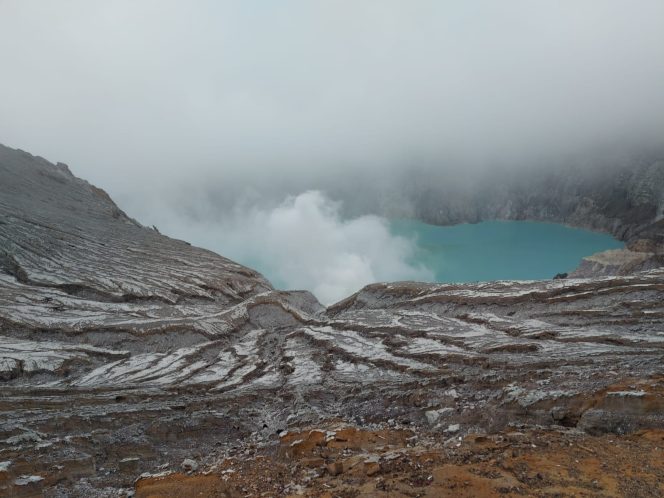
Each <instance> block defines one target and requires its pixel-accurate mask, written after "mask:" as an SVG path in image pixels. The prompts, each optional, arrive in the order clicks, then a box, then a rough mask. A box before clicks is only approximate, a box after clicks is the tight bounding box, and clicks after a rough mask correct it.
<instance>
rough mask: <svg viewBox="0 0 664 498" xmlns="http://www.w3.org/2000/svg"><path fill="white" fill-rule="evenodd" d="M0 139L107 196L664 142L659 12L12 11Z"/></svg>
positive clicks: (617, 8)
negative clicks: (269, 175) (245, 177)
mask: <svg viewBox="0 0 664 498" xmlns="http://www.w3.org/2000/svg"><path fill="white" fill-rule="evenodd" d="M0 61H2V62H1V63H2V66H0V67H1V69H0V142H2V143H5V144H6V145H9V146H13V147H20V148H24V149H26V150H28V151H31V152H33V153H36V154H40V155H43V156H45V157H46V158H48V159H50V160H52V161H63V162H66V163H68V164H70V166H71V167H72V170H73V171H74V172H75V173H77V174H78V175H80V176H83V177H85V178H87V179H89V180H90V181H92V182H94V183H96V184H99V185H100V186H103V187H105V188H107V189H108V190H109V191H110V192H111V193H112V194H114V195H116V196H117V195H124V193H125V192H126V191H129V190H138V189H140V188H142V187H144V185H145V183H144V182H148V181H149V182H151V183H152V184H159V183H165V184H176V185H177V184H178V183H179V182H181V181H182V180H183V178H184V179H187V180H191V179H192V178H193V179H196V178H206V179H207V178H209V177H210V175H212V177H213V178H215V179H219V178H221V179H223V178H224V177H225V176H228V175H231V174H233V173H235V172H238V171H240V172H243V173H250V176H249V180H250V179H251V175H256V174H260V173H261V172H265V171H269V170H272V171H274V170H280V171H282V170H284V171H293V170H294V171H308V172H311V171H316V170H323V169H329V168H339V167H344V168H359V167H370V166H373V167H379V168H384V167H390V166H392V167H393V166H397V167H398V165H399V164H400V163H401V162H403V161H406V160H412V159H413V158H416V159H417V158H422V159H423V160H426V161H429V162H433V163H435V161H436V160H437V158H438V157H442V156H445V157H459V158H461V157H471V158H474V159H479V160H485V159H487V158H488V160H489V161H490V160H491V159H492V158H494V157H500V156H506V157H511V156H512V155H517V156H520V155H523V154H528V153H530V152H533V151H534V152H536V153H540V152H542V153H548V152H550V151H552V150H553V151H558V150H561V149H573V148H575V147H585V146H594V145H596V144H599V145H602V144H604V143H615V142H616V141H620V140H633V139H634V138H635V137H638V138H640V139H644V140H648V139H655V137H656V138H657V139H658V138H660V137H662V136H664V2H662V1H661V0H638V1H627V0H623V1H616V0H593V1H588V0H586V1H583V0H569V1H565V0H560V1H558V0H556V1H552V0H549V1H537V0H523V1H514V0H507V1H495V0H487V1H457V2H449V1H442V0H432V1H428V0H421V1H414V0H408V1H407V0H403V1H396V0H362V1H357V0H355V1H343V0H337V1H312V0H302V1H288V0H280V1H277V0H256V1H233V2H225V1H220V0H209V1H205V0H199V1H196V0H193V1H192V0H189V1H169V0H142V1H141V0H113V1H95V0H59V1H57V2H56V1H51V0H43V1H39V0H0Z"/></svg>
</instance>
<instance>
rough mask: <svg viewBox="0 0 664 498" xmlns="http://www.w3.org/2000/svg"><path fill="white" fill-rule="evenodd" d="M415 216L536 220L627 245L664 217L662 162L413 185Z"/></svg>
mask: <svg viewBox="0 0 664 498" xmlns="http://www.w3.org/2000/svg"><path fill="white" fill-rule="evenodd" d="M406 188H407V189H410V190H409V192H408V196H409V198H411V199H412V204H413V206H414V215H415V217H417V218H419V219H422V220H424V221H427V222H429V223H433V224H440V225H450V224H457V223H465V222H471V223H472V222H478V221H482V220H496V219H498V220H537V221H551V222H557V223H564V224H568V225H572V226H576V227H580V228H589V229H592V230H599V231H605V232H608V233H610V234H612V235H614V236H615V237H616V238H618V239H621V240H626V241H628V240H633V239H635V238H638V237H639V236H640V234H642V233H643V234H644V236H648V233H649V232H648V228H649V227H651V226H652V225H653V223H655V222H657V221H659V220H661V219H662V217H664V160H662V159H641V160H636V159H625V160H624V161H623V162H618V163H614V164H607V165H605V166H601V165H591V166H588V165H583V164H572V165H567V166H562V167H555V168H551V169H550V170H546V171H542V170H527V169H525V170H524V169H520V170H509V169H505V170H502V171H491V172H488V173H487V174H486V175H482V176H480V177H474V178H472V179H469V180H467V181H465V182H463V181H461V182H458V181H455V180H452V183H448V182H445V181H440V182H428V183H427V184H426V185H422V184H419V182H418V183H415V184H413V185H411V186H410V187H406Z"/></svg>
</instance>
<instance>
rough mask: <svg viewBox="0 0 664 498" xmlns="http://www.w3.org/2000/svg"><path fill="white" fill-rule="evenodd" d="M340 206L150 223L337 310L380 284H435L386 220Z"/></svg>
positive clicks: (285, 206)
mask: <svg viewBox="0 0 664 498" xmlns="http://www.w3.org/2000/svg"><path fill="white" fill-rule="evenodd" d="M340 209H341V204H340V203H338V202H334V201H332V200H330V199H329V198H327V197H326V196H325V195H324V194H323V193H321V192H319V191H308V192H304V193H301V194H299V195H297V196H293V197H289V198H287V199H286V200H285V201H283V202H282V203H281V204H279V205H277V206H275V207H273V208H263V207H248V206H246V205H237V206H236V207H235V208H234V209H233V210H232V211H231V212H230V213H229V214H226V215H224V216H223V217H222V218H221V219H218V220H217V221H210V220H209V219H206V220H203V221H193V220H191V219H185V218H183V217H182V216H181V215H177V214H173V213H171V214H169V215H168V216H163V215H164V213H165V211H163V210H159V211H158V212H159V213H161V216H160V215H157V216H160V219H157V218H155V216H154V213H155V211H153V212H152V213H153V214H152V216H151V215H150V214H149V213H146V215H147V219H150V222H154V223H157V224H158V226H159V228H160V230H161V231H162V232H165V233H167V234H169V235H173V236H177V237H179V238H185V239H186V240H188V241H189V242H191V243H193V244H195V245H200V246H202V247H205V248H207V249H211V250H214V251H216V252H219V253H220V254H223V255H224V256H226V257H229V258H231V259H233V260H235V261H238V262H240V263H243V264H246V265H248V266H252V267H254V268H256V269H258V270H259V271H261V272H262V273H263V274H264V275H265V276H266V277H267V278H268V279H270V280H271V281H272V283H273V284H274V285H275V286H277V287H280V288H284V289H307V290H310V291H311V292H313V293H314V294H315V295H316V297H317V298H318V299H319V300H320V301H321V302H323V303H324V304H331V303H334V302H336V301H338V300H340V299H343V298H344V297H347V296H349V295H350V294H352V293H353V292H355V291H357V290H359V289H360V288H362V287H363V286H365V285H367V284H370V283H373V282H380V281H397V280H418V281H431V280H433V278H434V275H433V272H432V271H430V270H429V269H427V268H425V267H423V266H419V265H416V264H414V263H413V262H412V259H413V256H414V252H415V250H416V247H417V246H416V243H415V241H413V240H408V239H406V238H403V237H399V236H395V235H393V234H392V233H390V230H389V226H388V223H387V221H386V220H385V219H383V218H380V217H377V216H361V217H357V218H353V219H348V220H345V219H342V217H341V215H340Z"/></svg>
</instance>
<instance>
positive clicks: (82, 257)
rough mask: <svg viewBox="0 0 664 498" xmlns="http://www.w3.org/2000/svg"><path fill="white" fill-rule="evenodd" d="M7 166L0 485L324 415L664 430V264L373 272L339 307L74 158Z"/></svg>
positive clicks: (243, 442)
mask: <svg viewBox="0 0 664 498" xmlns="http://www.w3.org/2000/svg"><path fill="white" fill-rule="evenodd" d="M0 179H1V180H2V181H0V251H1V252H0V254H2V256H1V261H2V263H1V265H0V383H1V384H0V386H1V388H2V394H3V396H2V399H1V400H0V455H1V456H0V460H2V462H1V465H0V494H2V493H5V494H10V495H11V493H14V494H21V493H24V494H25V492H26V489H27V488H28V487H29V488H30V489H29V490H28V491H30V490H31V491H34V493H35V494H37V495H38V492H40V491H39V489H40V487H41V488H44V489H47V490H48V493H49V494H51V495H54V496H86V497H90V496H108V495H109V493H114V494H115V495H117V490H118V488H122V487H125V488H126V487H129V486H131V485H132V483H133V481H134V479H135V478H136V477H137V476H138V475H139V474H141V473H142V472H145V471H155V472H157V471H163V470H164V469H171V468H173V467H177V466H179V464H180V462H182V460H183V459H184V458H194V459H196V460H198V461H199V462H200V463H206V462H207V463H212V462H214V461H215V459H223V458H225V456H228V455H230V454H237V453H238V452H241V453H242V454H245V455H248V454H251V451H253V449H255V447H256V446H258V447H270V445H272V444H273V443H275V441H276V437H277V436H276V434H277V433H279V432H281V431H282V430H284V429H289V428H290V429H292V428H297V427H301V426H302V425H306V424H316V423H319V422H321V421H326V420H336V421H339V420H341V421H346V422H350V423H354V424H356V425H360V426H366V425H373V426H376V425H381V424H388V425H391V426H394V425H395V424H397V425H398V424H403V425H406V424H407V425H408V427H409V428H411V429H413V430H415V429H417V430H421V431H424V432H426V433H428V434H430V435H431V436H432V437H434V436H436V435H437V436H436V437H443V435H444V434H447V435H446V436H445V437H449V433H446V432H445V431H446V430H447V429H448V428H449V427H451V426H452V427H455V429H454V434H458V435H464V434H467V433H469V432H492V431H499V430H502V429H505V428H508V426H509V425H510V424H512V425H514V424H523V425H525V426H533V425H538V426H541V427H552V426H566V427H576V428H578V429H581V430H584V431H586V432H588V433H591V434H596V433H603V432H630V431H634V430H637V429H640V428H648V427H660V428H661V427H664V418H663V413H664V410H663V409H662V407H664V397H663V394H662V393H664V391H662V389H661V385H660V384H661V378H660V376H661V374H662V369H661V358H662V354H663V353H664V336H662V332H661V331H662V329H663V327H664V306H663V304H662V303H664V269H654V270H650V271H647V272H641V273H636V274H633V275H629V276H624V277H608V278H601V279H574V280H556V281H542V282H492V283H484V284H467V285H431V284H420V283H397V284H375V285H371V286H368V287H366V288H365V289H363V290H362V291H360V292H359V293H357V294H355V295H353V296H350V297H349V298H348V299H346V300H344V301H342V302H340V303H338V304H336V305H334V306H331V307H329V308H327V309H326V308H323V307H322V306H321V305H320V304H319V303H318V302H317V301H316V299H315V298H314V297H313V296H312V295H311V294H309V293H306V292H278V291H274V290H272V289H271V287H270V285H269V283H268V282H266V281H265V279H263V278H262V277H261V276H260V275H259V274H257V273H256V272H254V271H252V270H249V269H247V268H244V267H242V266H240V265H238V264H236V263H233V262H231V261H229V260H227V259H225V258H223V257H220V256H217V255H215V254H213V253H210V252H208V251H204V250H202V249H197V248H194V247H191V246H189V245H188V244H186V243H184V242H181V241H175V240H172V239H169V238H167V237H164V236H161V235H160V234H158V233H157V232H156V231H154V230H151V229H148V228H145V227H142V226H140V225H139V224H138V223H137V222H135V221H133V220H131V219H129V218H127V216H126V215H124V214H123V213H122V211H120V210H119V209H118V207H117V206H116V205H115V204H114V203H113V202H112V201H111V200H110V199H109V198H108V196H107V195H105V194H104V193H103V192H102V191H100V190H98V189H96V188H95V187H92V186H90V185H89V184H87V183H86V182H84V181H82V180H78V179H76V178H74V177H73V176H72V175H71V174H70V173H69V172H68V171H67V170H66V168H65V167H64V166H61V165H60V166H58V165H52V164H50V163H47V162H46V161H44V160H42V159H39V158H35V157H33V156H30V155H29V154H26V153H23V152H20V151H13V150H10V149H0ZM187 465H189V468H191V464H190V463H187ZM31 477H34V479H31ZM35 490H36V491H35ZM57 493H60V495H58V494H57Z"/></svg>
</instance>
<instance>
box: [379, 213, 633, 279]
mask: <svg viewBox="0 0 664 498" xmlns="http://www.w3.org/2000/svg"><path fill="white" fill-rule="evenodd" d="M390 229H391V231H392V233H394V234H395V235H401V236H405V237H407V238H415V239H416V241H417V246H418V249H417V254H416V257H415V260H414V261H413V263H421V264H423V265H424V266H426V267H428V268H430V269H431V270H432V271H433V272H434V273H435V278H436V281H437V282H474V281H478V280H503V279H504V280H511V279H517V280H530V279H547V278H552V277H553V276H554V275H555V274H557V273H564V272H570V271H572V270H574V269H575V268H576V267H577V266H578V265H579V263H580V261H581V259H582V258H583V257H584V256H589V255H591V254H593V253H596V252H599V251H604V250H607V249H616V248H620V247H623V243H622V242H620V241H618V240H615V239H614V238H613V237H611V236H610V235H606V234H602V233H596V232H591V231H588V230H581V229H578V228H570V227H566V226H563V225H557V224H553V223H538V222H530V221H487V222H482V223H477V224H463V225H454V226H448V227H441V226H436V225H428V224H426V223H422V222H420V221H414V220H393V221H391V222H390Z"/></svg>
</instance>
